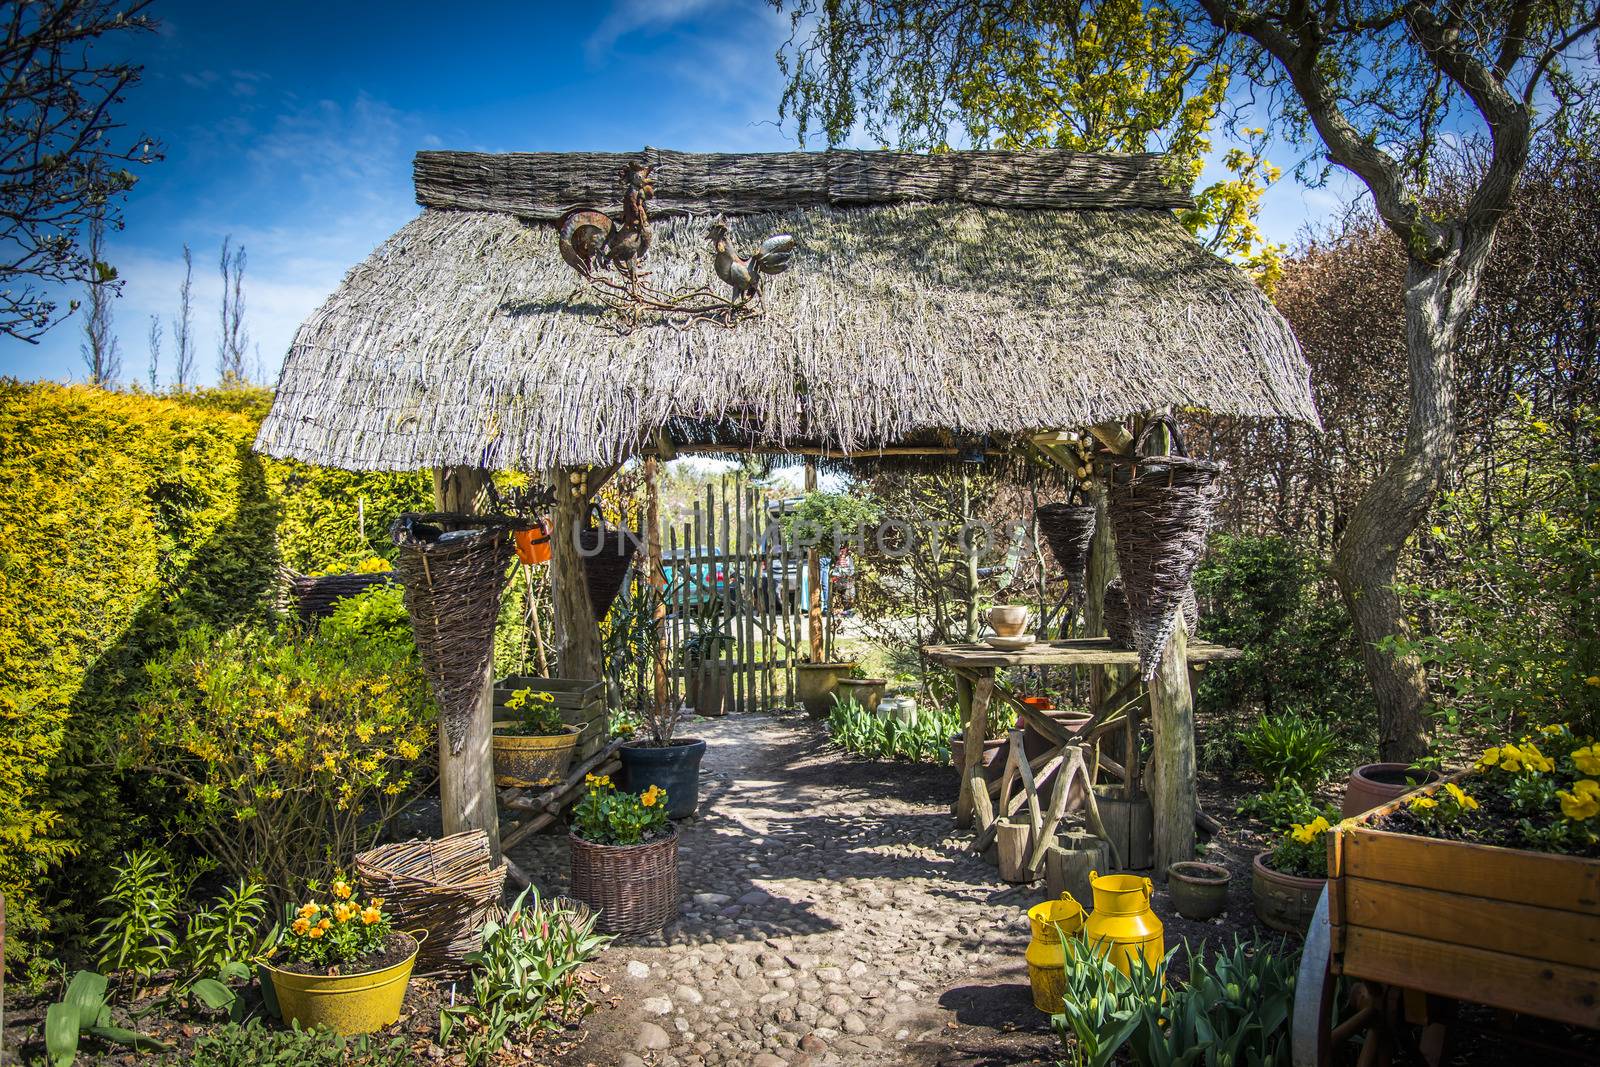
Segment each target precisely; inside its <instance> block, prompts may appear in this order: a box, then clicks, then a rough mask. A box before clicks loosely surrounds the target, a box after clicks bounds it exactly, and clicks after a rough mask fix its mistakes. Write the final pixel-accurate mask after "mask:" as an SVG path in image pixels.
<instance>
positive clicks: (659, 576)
mask: <svg viewBox="0 0 1600 1067" xmlns="http://www.w3.org/2000/svg"><path fill="white" fill-rule="evenodd" d="M656 474H657V471H656V457H655V456H646V457H645V458H644V525H645V536H644V547H645V553H646V555H647V556H648V557H649V559H648V560H647V561H646V564H647V571H646V574H647V577H648V579H649V582H650V591H651V594H652V596H651V599H652V600H653V601H654V603H655V607H654V608H653V609H652V610H651V612H650V619H651V626H652V628H653V629H654V630H655V705H656V721H657V722H661V721H663V720H665V718H666V715H667V699H668V698H667V601H666V597H665V595H664V593H665V591H666V586H667V578H666V574H665V572H664V571H663V570H662V567H661V490H660V487H659V486H657V484H656Z"/></svg>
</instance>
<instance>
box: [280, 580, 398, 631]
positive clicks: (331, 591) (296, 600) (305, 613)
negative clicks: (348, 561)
mask: <svg viewBox="0 0 1600 1067" xmlns="http://www.w3.org/2000/svg"><path fill="white" fill-rule="evenodd" d="M280 573H281V574H282V575H283V578H284V588H283V595H282V597H281V598H280V600H279V603H280V606H281V607H283V608H284V609H285V610H287V611H292V612H294V613H295V614H296V615H298V616H299V617H300V618H302V619H304V620H305V621H307V622H315V621H316V620H317V619H320V618H323V617H324V616H326V615H330V614H332V613H333V608H334V605H335V604H337V603H338V602H339V601H341V600H343V599H344V598H345V597H347V596H356V595H357V594H359V593H364V592H366V591H367V590H368V589H371V588H372V587H373V586H375V585H385V584H387V583H389V582H392V581H393V580H394V575H393V574H391V573H390V572H388V571H374V572H373V573H370V574H319V575H316V576H315V577H313V576H312V575H309V574H296V573H294V572H293V571H282V572H280Z"/></svg>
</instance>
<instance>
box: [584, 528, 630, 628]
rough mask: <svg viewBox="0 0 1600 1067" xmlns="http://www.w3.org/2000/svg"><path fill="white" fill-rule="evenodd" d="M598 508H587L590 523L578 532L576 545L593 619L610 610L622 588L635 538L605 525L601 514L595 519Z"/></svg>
mask: <svg viewBox="0 0 1600 1067" xmlns="http://www.w3.org/2000/svg"><path fill="white" fill-rule="evenodd" d="M597 514H598V512H594V511H591V512H590V516H589V517H590V525H589V526H588V527H587V528H586V529H584V530H583V531H582V532H581V533H580V534H578V547H579V550H580V551H581V552H582V554H583V577H584V581H585V583H586V584H587V585H588V586H589V602H590V603H591V604H592V605H593V606H594V621H595V622H599V621H600V620H601V619H603V618H605V617H606V612H608V611H610V610H611V604H612V602H613V601H615V600H616V599H617V594H618V593H620V592H621V591H622V583H623V581H624V580H625V579H626V578H627V576H628V567H629V566H631V565H632V563H633V554H634V552H635V551H636V550H637V549H638V547H639V545H638V542H637V541H635V540H634V539H633V538H632V537H629V536H628V535H627V533H626V532H625V531H623V530H621V529H620V528H618V527H615V526H610V525H607V523H606V521H605V518H604V516H600V519H599V522H598V523H596V522H595V521H594V519H595V517H596V515H597Z"/></svg>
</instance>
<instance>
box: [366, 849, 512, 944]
mask: <svg viewBox="0 0 1600 1067" xmlns="http://www.w3.org/2000/svg"><path fill="white" fill-rule="evenodd" d="M356 875H357V877H358V878H359V880H360V882H361V895H362V896H364V897H382V898H383V900H384V908H385V909H386V910H388V911H390V912H391V913H393V915H394V924H395V926H397V927H399V928H401V929H406V930H410V929H421V930H426V931H428V937H427V940H426V941H424V942H423V943H422V948H421V950H420V951H419V952H418V954H417V973H418V974H428V975H455V974H462V973H465V971H466V969H467V967H466V955H467V953H469V952H476V951H478V949H480V948H482V947H483V924H484V923H486V922H488V921H489V920H490V919H494V918H499V916H500V914H501V911H500V897H501V893H502V892H503V890H504V888H505V883H506V868H505V865H504V864H502V865H500V866H499V867H493V868H491V867H490V866H489V838H488V836H487V835H485V834H484V832H483V831H482V830H468V831H467V832H466V833H461V834H452V835H451V836H449V837H442V838H438V839H436V840H431V841H403V842H399V843H397V844H392V845H380V846H378V847H377V848H374V849H369V850H368V851H366V852H361V853H357V855H356Z"/></svg>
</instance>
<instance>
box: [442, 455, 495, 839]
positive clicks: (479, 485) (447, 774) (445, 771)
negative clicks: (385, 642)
mask: <svg viewBox="0 0 1600 1067" xmlns="http://www.w3.org/2000/svg"><path fill="white" fill-rule="evenodd" d="M487 482H488V474H487V473H486V472H484V471H481V470H478V469H476V468H473V467H449V468H440V469H435V470H434V472H433V502H434V507H435V508H436V509H437V510H439V511H444V512H455V513H458V514H468V515H470V514H473V513H475V512H476V510H477V498H478V494H479V492H480V491H482V489H483V487H484V485H486V484H487ZM493 737H494V659H493V657H490V660H489V663H488V666H487V667H486V669H485V670H484V674H483V681H482V682H481V683H480V685H479V688H478V705H477V707H476V708H475V709H474V711H473V714H472V718H471V720H470V721H469V722H468V724H467V736H466V740H465V742H464V743H463V744H462V746H461V751H460V752H451V750H450V741H449V738H448V737H446V736H445V725H444V719H443V717H441V718H440V720H439V818H440V821H441V823H442V824H443V827H444V832H445V835H446V836H448V835H450V834H459V833H461V832H463V831H465V830H482V831H483V832H484V833H485V834H487V835H488V836H489V851H490V854H491V857H492V860H491V862H493V863H499V862H500V810H499V807H498V806H497V804H496V803H495V789H494V740H493Z"/></svg>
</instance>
